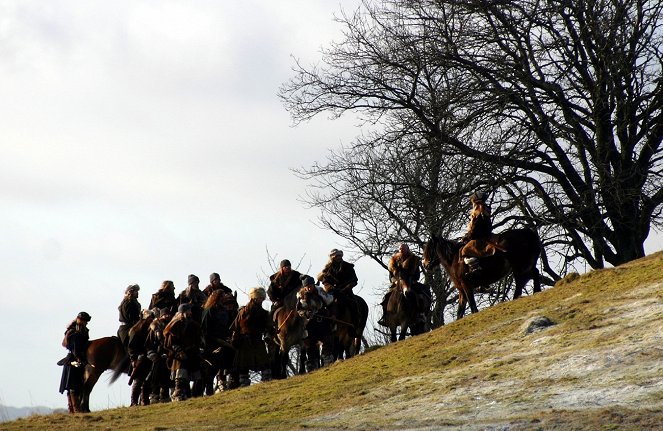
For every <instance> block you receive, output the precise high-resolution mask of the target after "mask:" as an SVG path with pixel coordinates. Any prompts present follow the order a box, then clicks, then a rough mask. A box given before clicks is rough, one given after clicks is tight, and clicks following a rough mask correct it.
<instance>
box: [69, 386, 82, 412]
mask: <svg viewBox="0 0 663 431" xmlns="http://www.w3.org/2000/svg"><path fill="white" fill-rule="evenodd" d="M69 400H70V401H69V402H70V403H71V406H72V409H71V411H72V413H81V399H80V397H79V395H78V392H76V391H74V390H69Z"/></svg>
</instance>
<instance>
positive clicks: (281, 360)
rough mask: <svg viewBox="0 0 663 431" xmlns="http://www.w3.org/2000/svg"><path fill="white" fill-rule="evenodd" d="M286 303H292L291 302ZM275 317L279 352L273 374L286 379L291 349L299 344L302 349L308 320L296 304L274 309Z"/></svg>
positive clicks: (294, 292) (276, 355)
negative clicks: (297, 308)
mask: <svg viewBox="0 0 663 431" xmlns="http://www.w3.org/2000/svg"><path fill="white" fill-rule="evenodd" d="M293 294H294V295H293V296H295V295H296V294H297V292H296V291H293ZM288 296H290V295H288ZM295 301H296V298H295ZM286 303H287V304H290V302H286ZM273 319H274V326H275V327H276V339H277V342H278V352H276V354H275V355H274V359H275V364H274V365H275V366H274V367H273V368H272V376H273V377H274V378H277V379H278V378H283V379H284V378H286V377H287V376H288V364H289V363H290V349H292V347H295V346H299V348H300V351H301V348H302V342H303V338H304V332H305V330H306V323H307V320H306V319H305V318H304V317H302V315H300V314H299V313H298V312H297V310H296V309H295V307H294V306H293V307H292V308H290V307H288V306H283V307H279V308H277V309H276V310H275V311H274V317H273Z"/></svg>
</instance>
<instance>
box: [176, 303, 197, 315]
mask: <svg viewBox="0 0 663 431" xmlns="http://www.w3.org/2000/svg"><path fill="white" fill-rule="evenodd" d="M192 308H193V306H192V305H191V304H189V303H186V304H180V306H179V307H177V312H178V313H186V312H187V311H191V309H192Z"/></svg>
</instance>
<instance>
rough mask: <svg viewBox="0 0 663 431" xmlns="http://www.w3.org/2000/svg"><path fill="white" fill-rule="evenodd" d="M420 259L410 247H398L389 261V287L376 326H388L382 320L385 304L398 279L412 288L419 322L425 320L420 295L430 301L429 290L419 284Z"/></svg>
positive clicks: (422, 301)
mask: <svg viewBox="0 0 663 431" xmlns="http://www.w3.org/2000/svg"><path fill="white" fill-rule="evenodd" d="M420 267H421V258H420V257H419V256H417V255H416V254H414V253H412V252H411V251H410V247H409V246H408V245H407V244H405V243H403V244H401V245H400V247H399V249H398V251H397V252H396V253H395V254H394V255H393V256H391V259H389V264H388V268H389V280H390V281H391V286H390V287H389V290H388V291H387V293H385V295H384V297H383V298H382V302H380V305H382V317H381V318H380V320H378V324H380V325H382V326H388V325H387V324H386V321H385V319H384V316H385V315H386V313H387V303H388V302H389V297H390V296H391V294H392V293H393V292H394V290H395V289H396V283H397V282H398V280H399V278H401V279H405V281H406V282H407V284H408V285H409V286H411V287H412V290H413V291H414V292H415V293H416V298H417V303H418V304H419V306H420V307H419V308H420V310H422V311H421V313H420V315H419V316H418V318H419V320H420V321H422V322H424V321H425V320H426V315H425V308H426V307H425V306H424V305H423V304H424V303H425V302H426V301H424V300H423V298H421V295H426V296H427V297H428V300H429V301H430V296H431V294H430V290H429V289H428V287H427V286H426V285H424V284H421V283H419V277H420V275H421V270H420Z"/></svg>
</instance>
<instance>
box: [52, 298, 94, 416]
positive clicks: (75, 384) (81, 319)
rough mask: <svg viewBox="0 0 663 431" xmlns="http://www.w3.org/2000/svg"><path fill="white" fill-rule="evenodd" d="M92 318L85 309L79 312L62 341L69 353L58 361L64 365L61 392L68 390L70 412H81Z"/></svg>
mask: <svg viewBox="0 0 663 431" xmlns="http://www.w3.org/2000/svg"><path fill="white" fill-rule="evenodd" d="M91 319H92V318H91V317H90V315H89V314H88V313H86V312H85V311H81V312H80V313H78V315H77V316H76V318H75V319H74V320H73V321H72V322H71V323H70V324H69V326H67V330H66V331H65V333H64V340H63V341H62V347H65V348H66V349H67V350H69V353H68V354H67V356H65V357H64V358H63V359H61V360H60V361H59V362H58V365H61V366H63V368H62V377H61V379H60V393H64V391H65V390H66V391H67V405H68V408H69V413H80V412H81V399H80V392H81V390H82V389H83V381H84V376H85V365H86V364H87V358H86V356H87V355H86V352H87V347H88V343H89V341H90V335H89V331H88V328H87V324H88V322H89V321H90V320H91Z"/></svg>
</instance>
